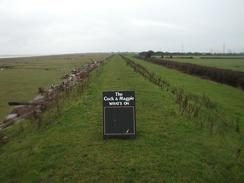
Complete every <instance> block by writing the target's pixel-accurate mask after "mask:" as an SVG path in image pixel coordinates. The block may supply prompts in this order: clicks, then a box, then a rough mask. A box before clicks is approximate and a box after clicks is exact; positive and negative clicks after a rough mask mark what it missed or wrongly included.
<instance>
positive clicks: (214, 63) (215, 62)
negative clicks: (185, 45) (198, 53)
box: [167, 57, 244, 72]
mask: <svg viewBox="0 0 244 183" xmlns="http://www.w3.org/2000/svg"><path fill="white" fill-rule="evenodd" d="M167 60H171V59H168V58H167ZM172 60H174V61H177V62H185V63H192V64H198V65H204V66H210V67H216V68H221V69H229V70H236V71H242V72H244V59H231V58H230V59H200V58H197V57H194V58H193V59H183V58H177V57H174V58H172Z"/></svg>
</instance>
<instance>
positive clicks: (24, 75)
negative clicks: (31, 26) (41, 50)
mask: <svg viewBox="0 0 244 183" xmlns="http://www.w3.org/2000/svg"><path fill="white" fill-rule="evenodd" d="M105 56H106V54H87V55H61V56H60V55H59V56H45V57H31V58H14V59H0V65H8V66H13V68H11V69H4V70H2V71H1V70H0V121H1V120H2V119H3V118H4V116H5V115H6V114H7V112H9V111H10V109H11V108H10V107H9V106H8V102H9V101H29V100H31V99H32V98H33V97H34V96H35V95H36V94H37V89H38V88H39V87H45V88H46V87H48V86H50V85H51V84H55V83H58V82H60V81H61V78H62V77H63V76H64V74H66V73H68V72H70V71H71V70H72V69H73V68H75V67H77V66H81V65H82V64H84V63H86V62H88V61H90V60H91V59H102V58H104V57H105Z"/></svg>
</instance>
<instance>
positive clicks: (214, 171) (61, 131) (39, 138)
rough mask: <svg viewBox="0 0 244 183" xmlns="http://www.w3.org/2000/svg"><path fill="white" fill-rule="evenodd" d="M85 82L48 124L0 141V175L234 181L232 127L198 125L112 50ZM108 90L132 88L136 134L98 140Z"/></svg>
mask: <svg viewBox="0 0 244 183" xmlns="http://www.w3.org/2000/svg"><path fill="white" fill-rule="evenodd" d="M92 81H93V82H92V83H91V85H90V87H89V88H88V91H87V93H86V94H84V95H83V97H82V99H81V100H80V101H78V103H79V104H77V105H75V106H73V107H72V108H71V109H69V110H68V111H66V112H65V114H64V115H63V116H60V117H59V118H57V119H56V124H53V125H49V126H48V127H47V128H43V129H41V130H38V131H32V132H31V131H27V130H25V131H24V132H22V133H21V134H19V135H16V136H15V137H12V138H13V139H12V140H11V141H10V142H9V143H8V144H6V145H4V146H2V147H0V172H1V174H0V182H11V181H16V182H37V181H44V182H63V181H67V182H72V181H73V182H77V181H80V182H149V181H150V182H174V183H175V182H230V181H232V182H241V176H242V178H243V172H241V169H240V163H239V162H238V161H239V160H238V159H237V158H236V156H235V150H236V148H237V147H238V146H239V142H238V140H237V138H236V134H235V133H231V132H230V133H229V134H226V135H225V136H218V135H210V134H209V131H208V130H204V129H200V128H198V127H197V125H195V124H194V123H193V122H192V121H191V120H189V119H187V118H185V117H183V116H181V115H180V114H179V111H178V108H177V106H176V105H175V103H174V100H173V99H172V98H171V97H170V96H169V95H168V93H165V92H163V91H161V90H160V89H159V88H158V87H156V86H155V85H153V84H152V83H150V82H148V81H147V80H145V79H144V78H142V77H141V76H140V75H138V74H135V73H134V72H133V71H132V69H131V68H129V67H127V66H126V64H125V63H124V61H122V60H121V59H120V58H119V57H118V56H116V57H114V58H113V59H112V60H111V61H109V62H108V63H107V64H106V65H105V66H103V68H102V72H100V74H99V75H98V76H97V77H95V78H93V79H92ZM113 89H114V90H120V89H121V90H135V92H136V102H137V132H138V136H137V139H136V140H118V139H117V140H116V139H114V140H106V141H105V140H103V139H102V108H101V107H102V100H101V93H102V91H103V90H113ZM14 128H16V129H17V128H18V127H17V126H15V127H14ZM13 130H14V129H13ZM242 180H243V179H242Z"/></svg>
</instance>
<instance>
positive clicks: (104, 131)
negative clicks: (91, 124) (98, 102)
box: [102, 90, 136, 139]
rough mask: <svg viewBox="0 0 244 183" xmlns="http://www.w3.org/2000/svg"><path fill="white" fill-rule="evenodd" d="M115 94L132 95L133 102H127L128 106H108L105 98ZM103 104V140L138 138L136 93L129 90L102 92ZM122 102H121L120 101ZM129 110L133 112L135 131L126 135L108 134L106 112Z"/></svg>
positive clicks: (122, 104)
mask: <svg viewBox="0 0 244 183" xmlns="http://www.w3.org/2000/svg"><path fill="white" fill-rule="evenodd" d="M112 93H113V94H114V95H116V93H120V94H121V93H122V94H123V95H124V94H128V93H130V94H131V96H133V98H134V99H133V100H132V102H131V103H130V102H127V103H126V105H124V103H120V105H114V106H108V105H107V103H106V102H105V100H104V97H106V96H107V95H109V94H112ZM102 96H103V97H102V103H103V111H102V112H103V138H104V139H108V138H131V139H135V138H136V97H135V91H128V90H116V91H103V92H102ZM118 102H120V100H119V101H118ZM125 108H126V109H129V108H131V110H132V123H133V124H132V126H133V131H132V132H126V133H119V132H114V133H111V132H106V110H107V109H118V110H119V109H125Z"/></svg>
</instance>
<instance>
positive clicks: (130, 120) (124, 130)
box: [103, 91, 136, 138]
mask: <svg viewBox="0 0 244 183" xmlns="http://www.w3.org/2000/svg"><path fill="white" fill-rule="evenodd" d="M135 136H136V117H135V92H134V91H106V92H103V137H104V138H109V137H131V138H135Z"/></svg>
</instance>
